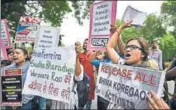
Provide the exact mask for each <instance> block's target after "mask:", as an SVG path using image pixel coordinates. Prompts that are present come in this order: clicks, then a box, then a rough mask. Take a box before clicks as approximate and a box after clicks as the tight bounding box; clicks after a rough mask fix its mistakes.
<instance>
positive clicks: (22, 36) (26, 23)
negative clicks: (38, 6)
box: [15, 17, 41, 43]
mask: <svg viewBox="0 0 176 110" xmlns="http://www.w3.org/2000/svg"><path fill="white" fill-rule="evenodd" d="M40 22H41V20H40V19H39V18H35V17H21V18H20V21H19V24H18V27H17V30H16V36H15V42H16V43H22V42H35V37H36V34H37V29H38V26H39V24H40Z"/></svg>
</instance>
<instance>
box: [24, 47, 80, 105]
mask: <svg viewBox="0 0 176 110" xmlns="http://www.w3.org/2000/svg"><path fill="white" fill-rule="evenodd" d="M75 58H76V54H75V50H74V47H57V48H56V47H55V48H50V49H49V48H47V49H43V48H36V49H35V50H34V52H33V56H32V60H31V65H30V67H29V69H28V73H27V77H26V81H25V84H24V91H23V94H31V95H38V96H41V97H44V98H47V99H52V100H57V101H61V102H65V103H69V102H70V92H71V86H72V83H73V76H74V68H75V66H74V65H75Z"/></svg>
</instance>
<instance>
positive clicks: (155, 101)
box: [148, 91, 169, 109]
mask: <svg viewBox="0 0 176 110" xmlns="http://www.w3.org/2000/svg"><path fill="white" fill-rule="evenodd" d="M150 94H151V97H150V96H149V97H148V101H149V103H148V104H149V109H169V106H168V105H167V104H166V103H165V102H164V101H163V99H161V98H159V97H158V96H157V95H156V94H155V93H154V92H153V91H151V92H150Z"/></svg>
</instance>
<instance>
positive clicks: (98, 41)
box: [88, 0, 117, 50]
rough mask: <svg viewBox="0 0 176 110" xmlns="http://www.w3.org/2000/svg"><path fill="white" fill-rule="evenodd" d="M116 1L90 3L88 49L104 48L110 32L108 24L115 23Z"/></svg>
mask: <svg viewBox="0 0 176 110" xmlns="http://www.w3.org/2000/svg"><path fill="white" fill-rule="evenodd" d="M116 7H117V1H115V0H114V1H102V2H98V3H94V4H92V5H91V9H90V29H89V30H90V31H89V43H88V49H89V50H105V45H106V44H107V42H108V40H109V38H110V36H111V33H110V31H109V30H110V25H111V24H115V20H116Z"/></svg>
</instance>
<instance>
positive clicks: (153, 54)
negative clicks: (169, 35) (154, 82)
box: [149, 40, 163, 70]
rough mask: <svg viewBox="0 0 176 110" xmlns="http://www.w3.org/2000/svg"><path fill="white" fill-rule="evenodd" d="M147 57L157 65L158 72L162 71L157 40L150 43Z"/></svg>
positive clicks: (160, 54)
mask: <svg viewBox="0 0 176 110" xmlns="http://www.w3.org/2000/svg"><path fill="white" fill-rule="evenodd" d="M149 57H150V58H153V59H154V60H155V61H156V62H157V63H158V66H159V69H160V70H163V61H162V51H161V50H160V49H159V46H158V42H157V40H153V41H152V47H151V49H150V52H149Z"/></svg>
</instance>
